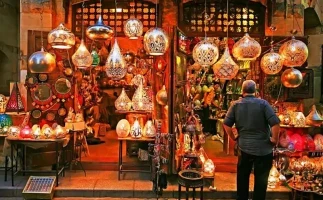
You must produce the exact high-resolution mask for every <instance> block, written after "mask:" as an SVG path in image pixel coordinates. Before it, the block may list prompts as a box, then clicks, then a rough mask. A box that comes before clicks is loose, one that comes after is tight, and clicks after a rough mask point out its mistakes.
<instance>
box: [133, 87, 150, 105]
mask: <svg viewBox="0 0 323 200" xmlns="http://www.w3.org/2000/svg"><path fill="white" fill-rule="evenodd" d="M150 105H151V100H150V98H149V96H148V94H147V92H146V90H145V89H144V87H143V84H142V82H140V84H139V86H138V88H137V89H136V91H135V93H134V94H133V97H132V108H133V109H134V110H144V111H146V110H149V107H150Z"/></svg>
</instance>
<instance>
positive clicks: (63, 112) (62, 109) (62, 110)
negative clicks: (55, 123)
mask: <svg viewBox="0 0 323 200" xmlns="http://www.w3.org/2000/svg"><path fill="white" fill-rule="evenodd" d="M57 113H58V115H59V116H60V117H65V116H66V114H67V110H66V108H65V107H60V108H59V109H58V110H57Z"/></svg>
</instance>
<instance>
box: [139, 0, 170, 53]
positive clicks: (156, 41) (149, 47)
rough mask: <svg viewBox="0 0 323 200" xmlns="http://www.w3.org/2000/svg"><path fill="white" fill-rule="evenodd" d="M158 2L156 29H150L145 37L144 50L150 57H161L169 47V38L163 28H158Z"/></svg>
mask: <svg viewBox="0 0 323 200" xmlns="http://www.w3.org/2000/svg"><path fill="white" fill-rule="evenodd" d="M157 5H158V0H156V8H155V13H156V22H155V25H156V26H155V27H154V28H151V29H149V30H148V31H147V32H146V33H145V35H144V49H145V51H146V53H147V54H148V55H151V56H161V55H164V53H165V52H166V51H167V49H168V47H169V37H168V35H167V34H166V32H165V31H164V30H163V29H162V28H158V27H157V25H158V23H157V22H158V12H157Z"/></svg>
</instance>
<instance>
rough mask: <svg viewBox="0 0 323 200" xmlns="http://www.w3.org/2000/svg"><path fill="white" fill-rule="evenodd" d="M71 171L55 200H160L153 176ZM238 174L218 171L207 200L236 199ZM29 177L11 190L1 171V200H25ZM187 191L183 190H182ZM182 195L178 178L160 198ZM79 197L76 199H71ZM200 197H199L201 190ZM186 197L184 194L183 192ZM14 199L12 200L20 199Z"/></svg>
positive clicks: (273, 193)
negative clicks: (22, 199) (151, 177)
mask: <svg viewBox="0 0 323 200" xmlns="http://www.w3.org/2000/svg"><path fill="white" fill-rule="evenodd" d="M86 173H87V176H86V177H85V176H84V173H83V171H67V172H66V176H65V177H60V179H59V186H58V187H57V188H56V189H55V197H56V198H55V200H56V199H57V200H63V199H69V200H76V199H77V200H85V199H89V200H90V199H92V200H93V199H97V200H99V199H100V198H99V197H110V198H116V199H122V198H124V199H130V198H131V199H133V198H137V199H138V198H139V199H156V194H155V193H154V192H153V191H152V187H153V184H152V182H151V181H150V179H149V176H150V174H138V173H125V174H123V176H122V179H121V180H120V181H119V180H118V172H116V171H89V170H88V171H86ZM235 176H236V174H235V173H223V172H218V173H216V174H215V177H216V183H215V186H216V187H217V191H211V190H209V186H210V184H211V180H207V181H206V184H205V188H204V192H203V196H204V198H205V199H233V198H234V197H235V193H236V188H235V179H236V178H235ZM27 179H28V176H25V177H23V176H17V177H16V178H15V183H16V185H15V186H14V187H11V181H10V178H9V180H8V181H7V182H4V181H3V180H4V176H3V172H0V197H5V199H6V200H11V199H9V197H19V198H20V199H19V198H18V199H19V200H21V197H22V190H23V188H24V186H25V184H26V181H27ZM250 182H251V186H250V190H252V188H253V186H252V185H253V178H251V180H250ZM182 190H183V188H182ZM177 196H178V186H177V178H176V176H174V177H170V178H169V179H168V186H167V189H165V190H164V191H163V195H162V197H161V198H159V199H169V200H171V199H174V198H177ZM288 196H289V189H287V188H285V187H282V186H281V187H278V188H276V189H274V190H271V189H269V190H268V198H267V199H268V200H269V199H281V200H282V199H288ZM67 197H75V198H67ZM196 197H197V198H199V190H197V194H196ZM182 198H184V192H183V191H182ZM18 199H15V198H14V199H12V200H18ZM106 199H107V198H103V199H102V198H101V199H100V200H106ZM108 199H109V198H108ZM111 200H113V199H111Z"/></svg>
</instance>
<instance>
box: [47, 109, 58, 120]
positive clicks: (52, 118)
mask: <svg viewBox="0 0 323 200" xmlns="http://www.w3.org/2000/svg"><path fill="white" fill-rule="evenodd" d="M55 117H56V115H55V113H54V112H52V111H50V112H48V113H47V114H46V120H47V121H50V122H51V121H54V120H55Z"/></svg>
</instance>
